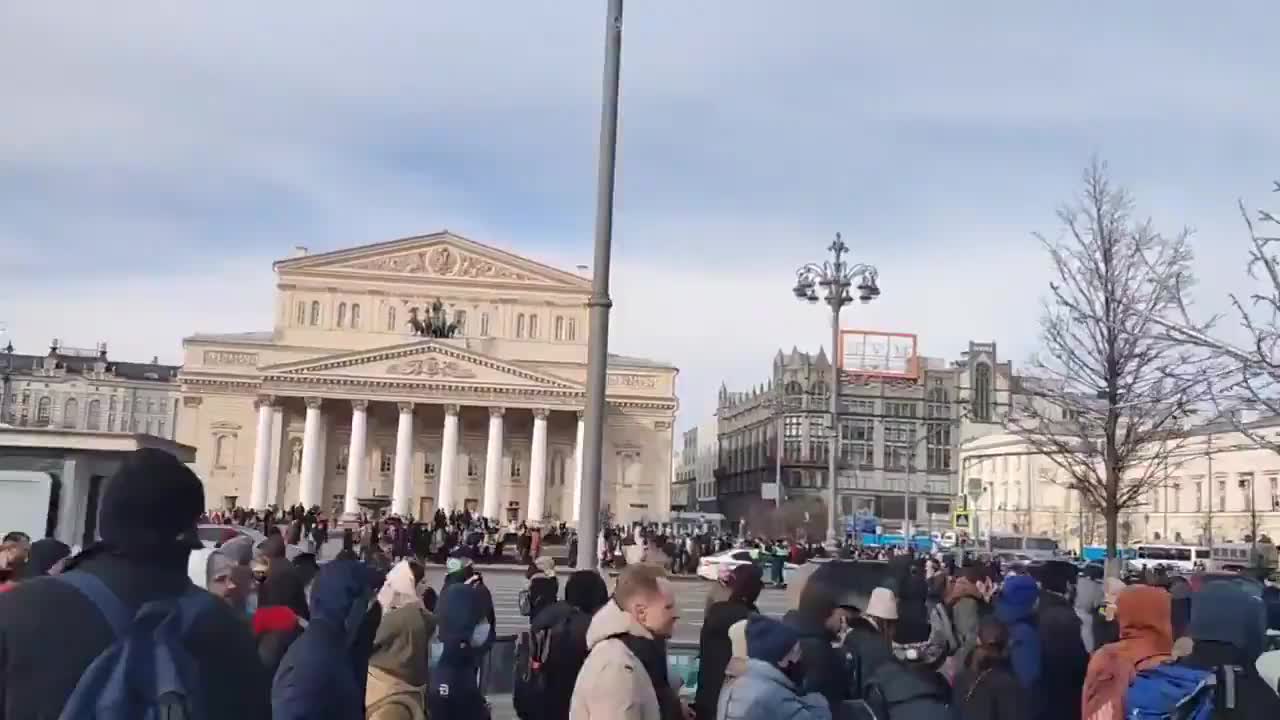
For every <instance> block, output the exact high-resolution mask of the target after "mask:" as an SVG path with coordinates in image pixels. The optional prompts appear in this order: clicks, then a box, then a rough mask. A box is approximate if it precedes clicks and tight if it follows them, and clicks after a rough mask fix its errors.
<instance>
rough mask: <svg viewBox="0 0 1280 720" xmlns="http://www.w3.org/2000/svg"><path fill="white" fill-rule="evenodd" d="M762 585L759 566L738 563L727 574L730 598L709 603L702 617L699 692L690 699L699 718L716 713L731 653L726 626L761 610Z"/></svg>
mask: <svg viewBox="0 0 1280 720" xmlns="http://www.w3.org/2000/svg"><path fill="white" fill-rule="evenodd" d="M763 589H764V573H763V571H762V570H761V569H760V566H758V565H754V564H752V565H739V566H737V567H735V568H734V569H733V571H732V573H731V575H730V576H729V599H728V600H725V601H724V602H718V603H716V604H714V605H712V606H711V609H710V610H708V611H707V614H706V615H705V616H704V618H703V621H702V630H701V632H700V634H699V638H698V656H699V663H698V692H697V694H696V695H695V697H694V703H693V706H694V710H695V712H696V713H697V714H698V717H700V718H710V717H714V716H715V713H716V707H717V704H718V703H719V699H720V688H721V687H722V686H723V684H724V674H725V668H727V667H728V666H729V659H730V658H731V657H733V648H732V646H731V644H730V642H729V628H730V627H732V626H733V624H734V623H736V622H738V621H739V620H746V619H747V618H749V617H751V616H752V615H758V614H759V613H760V611H759V610H758V609H757V608H756V600H758V599H759V598H760V591H761V590H763ZM797 641H798V636H797Z"/></svg>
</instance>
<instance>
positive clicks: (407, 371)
mask: <svg viewBox="0 0 1280 720" xmlns="http://www.w3.org/2000/svg"><path fill="white" fill-rule="evenodd" d="M384 372H385V373H386V374H387V375H407V376H411V377H451V378H464V379H465V378H474V377H475V376H476V373H475V371H474V370H472V369H471V368H469V367H466V366H464V365H462V364H461V363H458V362H455V361H453V360H438V359H436V358H433V357H432V358H426V359H420V360H404V361H402V362H397V363H391V364H390V365H388V366H387V367H386V370H384Z"/></svg>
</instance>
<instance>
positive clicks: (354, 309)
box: [351, 303, 360, 330]
mask: <svg viewBox="0 0 1280 720" xmlns="http://www.w3.org/2000/svg"><path fill="white" fill-rule="evenodd" d="M351 329H352V330H359V329H360V303H351Z"/></svg>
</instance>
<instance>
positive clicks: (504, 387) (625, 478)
mask: <svg viewBox="0 0 1280 720" xmlns="http://www.w3.org/2000/svg"><path fill="white" fill-rule="evenodd" d="M274 268H275V273H276V301H275V312H274V319H275V327H274V329H273V330H271V331H270V332H250V333H239V334H218V335H214V334H197V335H193V336H191V337H188V338H186V339H185V340H184V343H183V344H184V351H185V361H184V364H183V368H182V371H181V373H180V375H179V379H180V382H181V392H182V407H181V409H180V413H181V417H180V421H179V424H178V428H179V440H180V441H181V442H184V443H187V444H190V445H192V446H194V447H196V449H197V453H196V462H195V469H196V471H197V472H198V473H199V475H200V476H201V478H203V480H204V482H205V488H206V494H207V502H208V504H209V506H211V507H213V506H226V505H243V506H251V507H255V508H260V507H265V506H268V505H280V506H284V505H291V504H294V503H299V502H300V503H302V504H303V505H305V506H308V507H310V506H320V507H322V508H324V509H326V510H331V511H334V512H345V513H351V512H354V511H356V510H357V509H358V508H359V504H360V503H359V501H360V500H361V499H369V498H386V499H388V500H389V501H390V508H391V511H392V512H395V513H398V514H401V515H408V514H412V515H414V516H415V517H425V516H427V515H429V514H430V513H433V512H434V511H435V509H436V508H447V509H462V508H467V509H470V510H472V511H473V512H482V513H483V514H484V515H485V516H487V517H492V518H499V519H502V520H532V521H535V522H539V521H558V520H564V521H569V522H573V521H576V519H577V502H576V498H577V496H578V495H579V493H580V488H581V486H580V482H579V477H580V474H581V472H580V471H581V466H582V455H581V452H582V439H583V432H584V428H583V422H582V409H583V407H584V404H585V381H586V371H587V360H586V358H587V310H586V301H587V298H588V296H589V294H590V282H589V280H587V279H584V278H582V277H580V276H578V275H575V274H572V273H568V272H564V271H561V270H557V269H555V268H552V267H548V266H546V265H542V264H539V263H536V262H533V261H531V260H528V259H526V258H522V257H519V256H516V255H513V254H510V253H507V252H503V251H501V250H497V249H494V248H492V247H487V246H484V245H481V244H479V243H475V242H473V241H470V240H467V239H465V238H463V237H460V236H458V235H455V234H452V233H449V232H448V231H444V232H440V233H436V234H432V235H425V236H418V237H411V238H405V239H402V240H394V241H391V242H385V243H378V244H374V245H366V246H362V247H356V248H352V249H348V250H340V251H335V252H327V253H322V254H309V253H307V251H306V250H305V249H303V248H299V250H298V252H297V253H296V254H295V256H294V257H292V258H289V259H287V260H281V261H278V262H276V263H275V266H274ZM676 373H677V371H676V369H675V368H674V367H671V366H670V365H667V364H664V363H660V362H654V361H650V360H644V359H641V358H633V357H623V356H618V355H610V357H609V376H608V400H609V412H608V418H607V425H608V426H607V428H606V432H605V448H604V461H603V473H602V475H603V479H602V482H603V488H602V490H601V496H602V504H603V505H605V506H607V507H608V510H609V511H610V512H611V513H612V514H613V516H614V517H615V518H616V519H617V520H619V521H632V520H660V519H663V518H665V517H667V515H668V512H669V506H670V481H671V467H672V444H673V430H672V426H673V419H674V415H675V411H676V408H677V401H676V397H675V378H676Z"/></svg>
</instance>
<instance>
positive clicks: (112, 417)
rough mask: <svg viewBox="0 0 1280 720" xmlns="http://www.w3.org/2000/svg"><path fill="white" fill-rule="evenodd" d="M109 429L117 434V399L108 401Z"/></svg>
mask: <svg viewBox="0 0 1280 720" xmlns="http://www.w3.org/2000/svg"><path fill="white" fill-rule="evenodd" d="M107 429H108V430H110V431H112V432H115V429H116V399H115V398H111V399H109V400H107Z"/></svg>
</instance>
